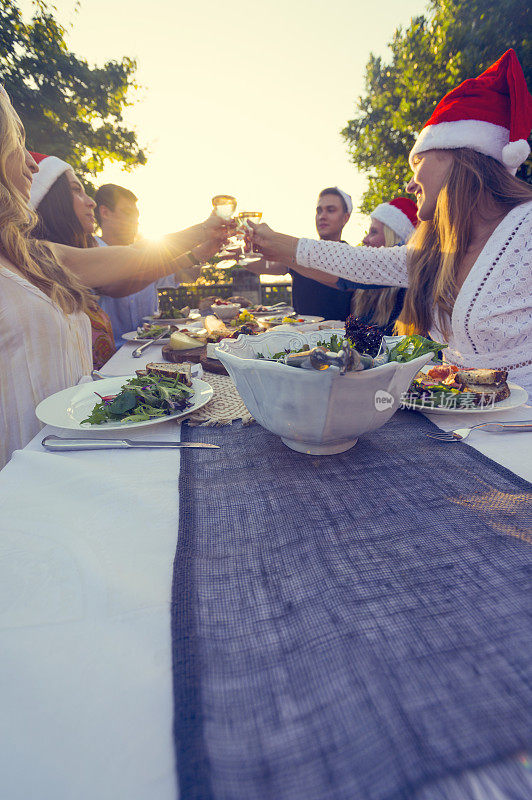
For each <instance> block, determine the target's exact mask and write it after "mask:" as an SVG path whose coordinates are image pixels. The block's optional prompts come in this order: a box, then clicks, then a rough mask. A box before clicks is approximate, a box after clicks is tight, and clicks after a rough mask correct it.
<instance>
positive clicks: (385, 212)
mask: <svg viewBox="0 0 532 800" xmlns="http://www.w3.org/2000/svg"><path fill="white" fill-rule="evenodd" d="M370 217H371V219H378V220H379V222H383V223H384V225H387V226H388V227H389V228H391V229H392V231H393V232H394V233H396V234H397V235H398V236H400V237H401V239H402V240H403V241H404V242H406V241H407V240H408V239H409V238H410V237H411V235H412V234H413V232H414V226H413V225H412V223H411V222H410V220H409V219H408V217H407V216H406V214H403V212H402V211H400V210H399V209H398V208H396V207H395V206H391V205H390V204H389V203H381V204H380V205H379V206H377V207H376V208H374V209H373V211H372V212H371V214H370Z"/></svg>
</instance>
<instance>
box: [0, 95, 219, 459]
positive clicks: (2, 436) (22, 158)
mask: <svg viewBox="0 0 532 800" xmlns="http://www.w3.org/2000/svg"><path fill="white" fill-rule="evenodd" d="M37 171H38V167H37V165H36V163H35V161H34V160H33V158H32V157H31V156H30V154H29V153H28V151H27V150H26V147H25V143H24V129H23V127H22V124H21V122H20V120H19V118H18V116H17V114H16V112H15V111H14V109H13V107H12V106H11V103H10V101H9V98H8V96H7V94H6V93H5V91H4V90H3V89H2V88H1V87H0V467H2V466H3V465H4V464H5V463H6V462H7V461H8V459H9V458H10V456H11V454H12V452H13V451H14V450H15V449H17V448H20V447H24V446H25V445H26V444H27V443H28V442H29V441H30V439H31V438H32V437H33V436H34V435H35V434H36V433H37V432H38V430H39V427H40V426H39V422H38V420H37V418H36V416H35V407H36V405H37V404H38V403H39V402H40V401H41V400H43V399H44V398H45V397H47V396H48V395H50V394H53V393H54V392H57V391H59V390H61V389H65V388H66V387H67V386H72V385H74V384H76V383H77V382H78V381H79V379H80V378H81V376H82V375H84V374H88V373H90V371H91V368H92V356H91V332H90V323H89V319H88V317H87V315H86V314H85V313H84V312H85V311H86V310H87V309H88V308H89V307H90V303H91V295H90V293H89V291H88V288H87V287H94V288H105V292H106V294H109V295H111V296H116V297H121V296H124V295H127V294H131V293H132V292H135V291H138V290H140V289H142V288H143V287H144V286H146V285H148V284H149V283H152V282H153V281H154V280H156V279H157V278H159V277H161V276H163V275H165V274H171V273H174V272H175V260H176V259H177V258H179V259H180V263H182V257H183V255H188V259H186V260H188V261H189V263H190V264H192V263H193V262H195V261H196V258H195V256H194V254H193V253H192V252H190V251H191V248H193V247H201V248H202V249H203V250H202V252H205V248H207V250H209V249H210V250H212V252H215V251H216V250H217V249H219V246H220V243H221V242H222V241H224V240H225V239H226V228H225V227H224V223H223V221H222V220H220V219H218V218H215V217H210V218H209V219H208V220H207V221H206V222H205V223H202V224H200V225H196V226H194V227H192V228H189V229H188V230H186V231H182V232H181V233H176V234H172V235H171V236H168V237H166V239H165V242H164V244H163V245H161V246H158V247H153V246H152V247H148V246H144V247H139V248H135V247H107V248H93V249H86V250H84V249H81V248H75V247H66V246H63V245H57V244H53V245H52V244H48V243H41V242H38V241H36V240H32V239H30V238H29V234H30V232H31V230H32V229H33V227H34V225H35V224H36V222H37V218H36V215H35V214H34V213H33V212H32V211H30V210H29V208H28V205H27V203H28V200H29V197H30V189H31V182H32V176H33V174H34V173H35V172H37ZM187 251H188V253H187Z"/></svg>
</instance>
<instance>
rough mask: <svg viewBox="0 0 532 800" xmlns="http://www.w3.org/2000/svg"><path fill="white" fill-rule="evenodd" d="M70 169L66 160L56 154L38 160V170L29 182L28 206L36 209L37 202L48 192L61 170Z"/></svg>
mask: <svg viewBox="0 0 532 800" xmlns="http://www.w3.org/2000/svg"><path fill="white" fill-rule="evenodd" d="M68 169H72V167H71V166H70V164H67V163H66V161H62V159H60V158H57V156H47V157H46V158H43V159H42V161H40V162H39V171H38V172H36V173H35V175H34V176H33V180H32V182H31V195H30V206H31V207H32V208H33V209H35V210H37V208H38V207H39V203H40V202H41V201H42V199H43V198H44V196H45V195H46V194H48V192H49V191H50V189H51V188H52V186H53V185H54V183H55V182H56V180H57V179H58V178H59V176H60V175H62V174H63V172H66V171H67V170H68Z"/></svg>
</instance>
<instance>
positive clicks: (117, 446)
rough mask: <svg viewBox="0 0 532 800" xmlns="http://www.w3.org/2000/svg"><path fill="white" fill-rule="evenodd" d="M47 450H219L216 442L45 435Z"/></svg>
mask: <svg viewBox="0 0 532 800" xmlns="http://www.w3.org/2000/svg"><path fill="white" fill-rule="evenodd" d="M41 444H42V446H43V447H45V448H46V449H47V450H52V451H53V452H56V453H59V452H63V451H66V450H129V449H130V448H138V447H159V448H161V449H168V448H172V447H174V448H180V449H181V448H198V449H201V450H219V449H220V447H219V445H217V444H207V443H206V442H154V441H148V440H147V439H144V440H143V439H77V438H69V437H65V436H45V437H44V439H43V440H42V442H41Z"/></svg>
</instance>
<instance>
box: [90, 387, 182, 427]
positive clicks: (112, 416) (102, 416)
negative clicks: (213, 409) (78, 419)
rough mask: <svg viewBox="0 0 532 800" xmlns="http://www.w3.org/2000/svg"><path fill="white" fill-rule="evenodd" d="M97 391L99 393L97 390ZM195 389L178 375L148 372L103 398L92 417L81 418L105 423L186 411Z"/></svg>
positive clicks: (93, 422) (140, 420)
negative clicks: (181, 381) (173, 376)
mask: <svg viewBox="0 0 532 800" xmlns="http://www.w3.org/2000/svg"><path fill="white" fill-rule="evenodd" d="M95 394H98V392H95ZM193 394H194V389H192V388H190V387H189V386H185V384H184V383H180V382H179V380H178V378H163V377H159V376H152V375H145V376H144V377H141V378H130V379H129V380H128V381H127V382H126V383H125V384H124V386H123V387H122V389H121V390H120V391H119V393H118V394H116V395H108V396H104V397H102V396H101V395H98V397H100V398H101V401H100V402H99V403H97V404H96V405H95V406H94V408H93V409H92V411H91V413H90V414H89V416H88V417H87V418H86V419H84V420H82V423H83V422H89V423H90V424H91V425H102V424H103V423H105V422H144V421H146V420H149V419H154V418H156V417H164V416H168V415H170V414H176V413H178V412H179V411H184V410H185V409H186V408H188V406H190V405H191V402H190V397H191V396H192V395H193Z"/></svg>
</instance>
